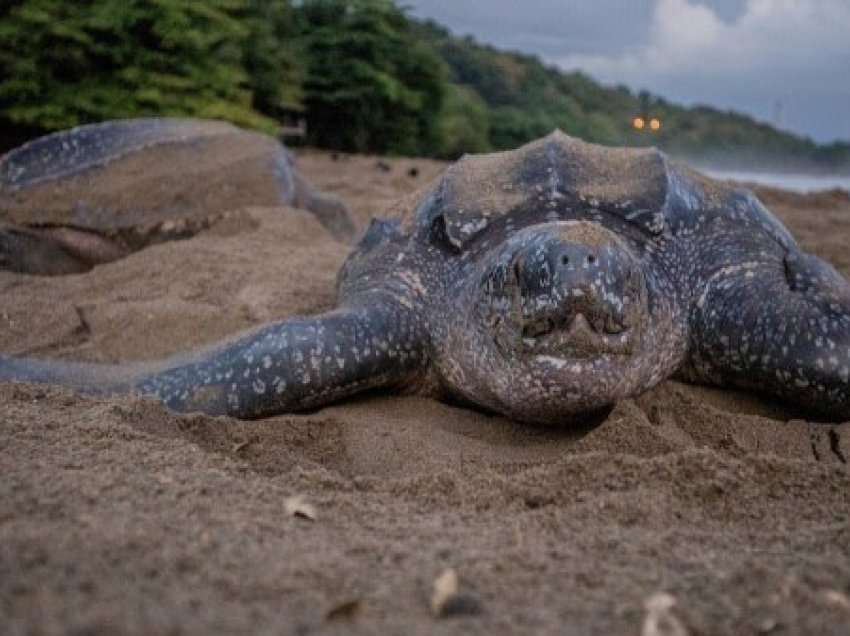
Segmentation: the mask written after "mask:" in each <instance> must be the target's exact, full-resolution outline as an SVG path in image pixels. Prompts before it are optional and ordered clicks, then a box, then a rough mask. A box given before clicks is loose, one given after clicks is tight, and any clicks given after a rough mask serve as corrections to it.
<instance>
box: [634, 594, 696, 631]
mask: <svg viewBox="0 0 850 636" xmlns="http://www.w3.org/2000/svg"><path fill="white" fill-rule="evenodd" d="M675 605H676V599H675V597H673V596H672V595H670V594H667V593H666V592H657V593H655V594H653V595H652V596H650V597H649V598H648V599H646V601H645V602H644V607H645V608H646V618H644V620H643V629H642V630H641V636H688V630H687V629H685V626H684V625H683V624H682V621H680V620H679V619H678V618H677V617H676V615H675V614H673V607H675Z"/></svg>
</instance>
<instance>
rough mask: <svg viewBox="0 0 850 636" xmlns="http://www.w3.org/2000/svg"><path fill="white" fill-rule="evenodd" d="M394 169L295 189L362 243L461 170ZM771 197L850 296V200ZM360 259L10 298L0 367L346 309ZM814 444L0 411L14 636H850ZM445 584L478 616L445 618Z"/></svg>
mask: <svg viewBox="0 0 850 636" xmlns="http://www.w3.org/2000/svg"><path fill="white" fill-rule="evenodd" d="M376 161H377V159H376V158H369V157H342V158H339V159H338V160H337V161H333V160H332V159H331V158H330V157H329V156H328V155H324V154H317V153H314V154H309V155H306V156H303V157H302V158H301V161H300V167H301V169H302V170H303V171H304V172H305V173H306V176H307V177H308V178H310V179H311V180H312V181H313V182H314V184H315V185H316V186H317V187H319V188H325V189H330V190H332V191H334V192H336V193H337V194H339V195H340V196H342V197H343V198H345V199H347V200H348V201H349V202H350V203H351V204H352V206H353V207H354V209H355V211H356V213H357V215H358V219H359V220H360V221H361V222H363V221H365V219H366V218H368V216H369V214H370V213H373V212H375V211H377V210H380V209H382V208H383V207H385V206H386V205H387V204H388V203H389V202H390V201H392V200H393V199H395V198H397V197H399V196H401V195H403V194H405V193H406V192H408V191H409V190H411V189H413V188H414V187H417V186H419V185H421V184H423V183H425V182H427V181H428V180H429V179H430V178H431V177H433V175H434V174H435V173H436V172H437V171H438V170H439V169H440V165H439V164H438V163H436V162H424V161H412V160H395V161H388V162H387V165H389V166H390V170H389V171H387V170H385V169H382V168H378V167H376ZM413 166H415V167H417V168H418V171H419V173H418V175H417V176H415V177H413V176H410V175H409V174H408V170H409V168H410V167H413ZM761 194H762V196H763V197H764V198H765V199H766V201H767V203H768V205H769V206H771V207H772V208H773V209H774V210H775V211H777V212H778V213H779V214H780V216H782V217H783V220H785V221H786V222H787V223H788V224H789V226H790V227H791V229H792V231H794V232H795V234H797V235H798V236H799V237H800V238H801V240H802V242H803V244H804V246H805V247H806V248H808V249H810V250H812V251H814V252H816V253H819V254H821V255H822V256H825V257H827V258H829V259H830V260H832V262H834V263H835V264H836V265H837V266H838V267H839V268H841V269H842V270H843V272H844V273H845V274H848V273H850V259H849V258H848V252H847V249H846V241H847V237H848V236H850V200H848V198H847V196H846V194H842V193H833V194H831V195H828V196H827V195H822V196H819V197H799V196H796V195H793V196H792V195H787V194H786V193H782V192H779V191H765V192H762V193H761ZM344 257H345V247H343V246H342V245H340V244H338V243H335V242H333V241H332V240H331V239H329V238H328V236H327V235H326V234H325V233H324V232H323V231H322V229H321V228H320V226H319V225H318V224H317V223H316V222H315V221H314V220H313V219H312V218H311V217H310V216H309V214H307V213H305V212H302V211H299V210H294V209H289V208H277V209H246V210H236V211H234V212H233V214H231V215H229V216H228V217H227V218H226V219H224V220H222V221H220V222H219V223H218V224H216V225H214V226H213V227H212V228H210V229H209V230H206V231H204V232H202V233H201V234H199V235H197V236H195V237H193V238H191V239H189V240H186V241H179V242H171V243H165V244H160V245H156V246H153V247H150V248H147V249H145V250H142V251H140V252H137V253H135V254H133V255H131V256H130V257H128V258H126V259H124V260H122V261H119V262H115V263H111V264H108V265H105V266H100V267H96V268H95V269H94V270H92V271H91V272H88V273H86V274H81V275H75V276H66V277H61V278H33V277H24V276H20V275H12V274H6V273H3V274H0V297H2V299H3V302H2V304H0V350H2V351H6V352H14V353H21V354H23V353H27V354H30V355H35V354H37V355H50V356H63V357H71V358H80V359H87V360H102V361H116V360H134V359H150V358H157V357H160V356H163V355H165V354H168V353H172V352H176V351H180V350H184V349H188V348H192V347H195V346H198V345H201V344H203V343H206V342H210V341H214V340H217V339H219V338H221V337H223V336H226V335H229V334H232V333H234V332H236V331H238V330H241V329H244V328H248V327H251V326H253V325H256V324H258V323H261V322H264V321H267V320H270V319H274V318H278V317H283V316H286V315H289V314H292V313H310V312H314V311H320V310H322V309H325V308H327V307H329V306H330V305H331V304H332V302H333V280H334V274H335V271H336V268H337V267H338V266H339V264H340V263H341V262H342V259H343V258H344ZM794 417H795V416H794V414H793V413H789V412H788V411H787V410H786V409H785V408H784V407H782V406H780V405H777V404H774V403H769V402H765V401H763V400H761V399H759V398H756V397H752V396H749V395H745V394H741V393H732V392H728V391H719V390H715V389H706V388H700V387H691V386H687V385H684V384H680V383H677V382H667V383H665V384H663V385H661V386H660V387H658V388H657V389H655V390H654V391H652V392H650V393H649V394H647V395H644V396H642V397H641V398H639V399H637V400H630V401H626V402H624V403H622V404H620V405H619V406H617V408H615V409H614V410H613V411H612V412H611V413H610V414H609V415H608V416H607V417H605V418H603V419H602V420H601V421H598V422H588V423H587V426H586V427H584V428H583V429H581V430H553V429H543V428H535V427H529V426H523V425H518V424H515V423H512V422H510V421H507V420H505V419H503V418H500V417H491V416H486V415H482V414H480V413H476V412H473V411H470V410H466V409H460V408H455V407H452V406H448V405H444V404H439V403H436V402H433V401H430V400H424V399H419V398H410V397H407V398H405V397H392V396H386V395H374V396H369V397H364V398H361V399H359V400H354V401H351V402H348V403H345V404H342V405H338V406H334V407H331V408H326V409H322V410H321V411H318V412H316V413H313V414H307V415H297V416H282V417H277V418H271V419H268V420H264V421H258V422H240V421H237V420H232V419H228V418H209V417H205V416H177V415H174V414H171V413H169V412H167V411H166V410H165V409H163V408H162V407H161V406H160V405H158V404H157V403H155V402H153V401H150V400H146V399H140V398H124V399H90V398H84V397H79V396H75V395H73V394H71V393H69V392H67V391H64V390H60V389H54V388H47V387H37V386H27V385H13V384H5V385H0V474H2V480H0V626H2V631H3V633H9V634H16V633H21V634H23V633H46V634H52V633H72V634H102V633H133V634H152V633H173V634H193V633H197V634H208V633H211V632H230V633H234V632H239V633H269V634H306V633H316V632H319V633H364V634H365V633H376V634H388V633H397V634H413V633H421V634H432V633H438V634H439V633H458V634H469V633H480V634H490V633H494V632H498V633H552V634H562V633H576V634H640V633H641V631H642V629H644V628H646V631H644V632H643V633H647V634H649V633H653V632H652V629H651V628H652V626H653V624H654V623H655V622H658V621H660V622H661V623H666V624H668V625H670V624H675V625H678V627H679V629H680V631H679V632H678V633H689V634H758V633H787V634H803V633H810V634H847V633H850V472H848V466H847V461H848V459H850V424H844V425H825V424H813V423H808V422H805V421H802V420H800V419H794ZM298 495H300V496H302V497H303V500H302V501H303V503H305V504H308V505H312V506H313V507H314V510H315V514H314V515H313V513H312V512H311V511H310V510H309V508H308V509H307V510H306V511H305V514H307V515H308V516H314V518H313V519H309V518H304V517H303V516H299V515H293V514H291V513H292V508H291V506H290V507H289V508H288V507H287V505H286V504H287V502H288V501H289V500H290V498H291V497H294V496H298ZM290 503H291V502H290ZM447 568H454V569H455V571H456V572H457V574H458V575H459V577H460V597H459V598H460V600H461V601H463V602H455V603H452V602H450V603H449V604H448V605H446V606H445V607H444V608H443V610H444V612H445V613H448V614H450V616H449V617H443V618H437V617H435V616H434V613H433V610H432V606H431V601H432V599H431V594H432V584H433V581H434V580H435V579H436V578H437V577H438V576H439V575H440V574H441V573H442V572H443V571H444V570H445V569H447ZM665 595H667V596H665ZM455 600H457V599H455ZM671 605H672V607H671ZM648 607H649V608H651V609H648ZM682 630H684V631H682ZM668 633H671V634H673V633H677V632H675V631H671V632H668Z"/></svg>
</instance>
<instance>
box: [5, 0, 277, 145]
mask: <svg viewBox="0 0 850 636" xmlns="http://www.w3.org/2000/svg"><path fill="white" fill-rule="evenodd" d="M250 8H251V7H250V6H249V0H205V1H204V2H190V1H185V0H76V1H75V2H67V1H65V0H22V1H19V2H16V3H14V5H13V6H12V7H11V9H9V10H7V11H5V12H4V13H3V14H0V77H2V79H0V118H2V119H5V120H7V121H9V122H12V123H15V124H23V125H30V126H37V127H39V128H42V129H56V128H66V127H69V126H73V125H76V124H80V123H83V122H90V121H97V120H103V119H111V118H116V117H129V116H139V115H184V116H199V117H218V118H223V119H228V120H231V121H234V122H237V123H240V124H243V125H247V126H253V127H257V128H264V129H268V130H273V129H274V128H275V123H274V121H272V120H271V119H268V118H266V117H263V116H262V115H260V114H259V113H258V112H257V111H256V110H254V109H253V107H252V95H251V91H250V82H249V76H248V74H247V73H246V71H245V68H244V66H243V52H244V49H245V44H246V41H247V39H248V38H249V37H250V35H251V30H250V28H249V27H248V26H246V24H245V23H244V22H243V21H241V20H240V19H239V17H240V15H244V14H245V13H246V12H248V11H250Z"/></svg>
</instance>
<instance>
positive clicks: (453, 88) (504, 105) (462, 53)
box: [0, 0, 850, 170]
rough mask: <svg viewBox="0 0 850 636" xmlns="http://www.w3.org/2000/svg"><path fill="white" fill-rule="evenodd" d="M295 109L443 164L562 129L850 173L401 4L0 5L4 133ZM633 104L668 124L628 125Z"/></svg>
mask: <svg viewBox="0 0 850 636" xmlns="http://www.w3.org/2000/svg"><path fill="white" fill-rule="evenodd" d="M293 112H299V113H302V114H303V115H304V116H305V117H306V118H307V123H308V139H307V142H308V143H311V144H315V145H319V146H324V147H329V148H338V149H342V150H349V151H357V152H365V151H369V152H381V153H403V154H411V155H415V154H418V155H432V156H440V157H447V158H452V157H456V156H458V155H460V154H462V153H464V152H485V151H488V150H497V149H504V148H512V147H515V146H518V145H520V144H522V143H524V142H526V141H528V140H529V139H533V138H535V137H538V136H541V135H543V134H546V133H547V132H549V131H551V130H552V129H553V128H556V127H558V128H561V129H562V130H564V131H565V132H567V133H569V134H572V135H576V136H579V137H582V138H584V139H587V140H589V141H594V142H597V143H603V144H617V145H621V144H629V145H643V144H653V145H657V146H660V147H662V148H664V149H665V150H667V151H668V152H670V153H671V154H674V155H677V156H685V157H690V158H696V159H703V160H706V161H712V162H714V163H727V165H730V167H731V166H732V165H735V166H738V167H740V166H742V165H747V164H749V165H753V164H755V163H757V164H758V165H759V167H762V168H774V169H776V168H782V167H789V168H793V169H801V168H802V169H832V170H834V169H837V168H839V167H843V169H848V170H850V144H847V143H834V144H830V145H818V144H815V143H814V142H812V141H811V140H809V139H805V138H802V137H799V136H796V135H792V134H789V133H785V132H782V131H779V130H776V129H774V128H772V127H771V126H768V125H766V124H762V123H759V122H756V121H755V120H753V119H751V118H749V117H747V116H744V115H741V114H737V113H733V112H723V111H719V110H717V109H714V108H708V107H697V108H684V107H681V106H677V105H675V104H671V103H669V102H667V101H666V100H664V99H661V98H657V97H653V96H651V95H648V94H645V93H644V94H638V95H636V94H634V93H632V92H631V91H629V90H628V89H627V88H625V87H622V86H620V87H606V86H602V85H600V84H599V83H597V82H595V81H594V80H592V79H591V78H589V77H588V76H586V75H584V74H582V73H576V72H573V73H566V72H563V71H561V70H559V69H556V68H553V67H550V66H547V65H545V64H544V63H543V62H541V61H540V60H539V59H538V58H536V57H533V56H529V55H524V54H520V53H514V52H507V51H501V50H498V49H496V48H494V47H491V46H486V45H482V44H480V43H478V42H476V41H475V40H473V39H471V38H468V37H458V36H455V35H453V34H451V33H450V32H449V31H447V30H446V29H444V28H443V27H441V26H439V25H437V24H435V23H433V22H430V21H429V22H419V21H415V20H412V19H411V18H409V17H408V16H407V15H406V13H405V11H404V10H403V9H401V8H399V6H398V5H397V4H396V3H395V2H394V1H393V0H77V1H75V2H66V1H62V0H10V1H9V2H5V3H0V127H2V128H4V129H8V128H12V127H17V128H20V129H24V130H27V131H33V132H36V131H45V130H53V129H58V128H66V127H69V126H73V125H77V124H80V123H84V122H90V121H97V120H102V119H110V118H117V117H130V116H139V115H185V116H197V117H218V118H222V119H227V120H230V121H233V122H235V123H237V124H240V125H243V126H248V127H253V128H258V129H261V130H264V131H267V132H275V131H276V130H278V129H279V125H280V122H281V121H283V120H284V119H285V118H286V117H287V115H288V114H291V113H293ZM640 113H647V114H649V115H651V116H654V117H658V118H659V119H660V120H661V121H662V126H661V129H660V130H659V131H654V132H650V131H649V130H648V129H646V130H644V131H636V130H634V129H633V128H632V126H631V120H632V118H633V117H634V116H635V115H637V114H640ZM732 162H734V164H733V163H732Z"/></svg>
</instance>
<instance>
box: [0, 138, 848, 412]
mask: <svg viewBox="0 0 850 636" xmlns="http://www.w3.org/2000/svg"><path fill="white" fill-rule="evenodd" d="M338 298H339V306H338V308H337V309H335V310H334V311H331V312H329V313H327V314H323V315H319V316H314V317H309V318H292V319H289V320H285V321H283V322H278V323H274V324H269V325H266V326H263V327H261V328H259V329H257V330H255V331H253V332H252V333H249V334H247V335H243V336H241V337H238V338H236V339H234V340H232V341H229V342H227V343H223V344H221V345H218V346H215V347H213V348H211V349H209V350H207V351H205V352H202V353H198V354H194V355H192V356H190V357H184V358H174V359H171V360H167V361H165V362H162V363H161V364H159V365H158V366H157V368H155V369H153V370H151V369H137V368H134V367H131V366H126V367H125V366H117V367H112V366H106V367H102V366H97V365H90V364H74V363H65V362H54V361H37V360H32V359H15V358H9V357H6V358H2V359H0V378H5V379H17V380H27V381H38V382H57V383H62V384H66V385H71V386H76V387H79V388H82V389H85V390H90V391H91V390H98V391H137V392H140V393H146V394H152V395H155V396H157V397H158V398H159V399H161V400H162V401H163V402H164V403H165V404H166V405H168V406H169V407H171V408H172V409H175V410H178V411H193V410H199V411H204V412H207V413H212V414H230V415H233V416H236V417H243V418H255V417H262V416H267V415H273V414H276V413H282V412H287V411H295V410H300V409H307V408H312V407H317V406H320V405H323V404H327V403H328V402H331V401H334V400H339V399H341V398H344V397H346V396H350V395H352V394H354V393H357V392H359V391H363V390H364V389H370V388H375V387H392V388H394V389H397V390H404V391H408V392H419V393H428V394H430V395H435V396H443V397H450V398H453V399H456V400H460V401H462V402H466V403H470V404H474V405H478V406H480V407H483V408H485V409H488V410H492V411H496V412H499V413H503V414H506V415H508V416H510V417H512V418H516V419H518V420H524V421H530V422H542V423H555V422H563V421H568V420H569V419H570V416H572V415H575V414H578V413H585V412H590V411H594V410H597V409H603V408H605V407H608V406H610V405H611V404H613V403H615V402H616V401H617V400H620V399H622V398H626V397H629V396H633V395H636V394H639V393H640V392H642V391H645V390H647V389H648V388H650V387H651V386H653V385H654V384H656V383H658V382H659V381H661V380H663V379H664V378H667V377H670V376H671V375H673V374H676V373H679V374H680V375H681V376H683V377H685V378H687V379H690V380H691V381H697V382H705V383H711V384H721V385H729V386H737V387H745V388H749V389H754V390H757V391H760V392H763V393H767V394H772V395H774V396H777V397H779V398H782V399H784V400H787V401H790V402H793V403H796V404H798V405H800V406H802V407H804V408H806V409H809V410H811V411H816V412H819V413H822V414H825V415H827V416H828V417H832V418H843V417H848V416H850V284H848V282H847V281H846V280H845V279H843V278H842V277H841V276H840V275H839V274H838V273H837V272H836V271H835V270H834V269H833V268H832V267H831V266H829V265H828V264H826V263H825V262H824V261H822V260H820V259H818V258H816V257H814V256H811V255H808V254H805V253H804V252H802V251H801V250H800V248H799V247H798V246H797V245H796V243H795V242H794V239H793V238H792V237H791V236H790V234H789V233H788V231H787V230H786V229H785V228H784V227H783V226H782V224H781V223H780V222H779V221H777V220H776V218H775V217H774V216H773V215H772V214H771V213H770V212H769V211H768V210H767V209H765V208H764V206H762V204H761V203H760V202H759V201H758V200H757V199H756V198H755V197H754V196H753V195H752V194H750V193H749V192H747V191H745V190H738V189H732V188H730V187H727V186H726V185H723V184H720V183H715V182H713V181H710V180H709V179H707V178H705V177H703V176H701V175H699V174H697V173H694V172H692V171H690V170H688V169H687V168H685V167H683V166H680V165H677V164H675V163H672V162H671V161H670V160H669V159H668V158H667V157H666V156H665V155H664V154H662V153H661V152H659V151H657V150H655V149H620V148H604V147H601V146H596V145H591V144H587V143H584V142H582V141H579V140H577V139H573V138H570V137H568V136H566V135H564V134H563V133H561V132H555V133H553V134H551V135H549V136H547V137H545V138H543V139H540V140H538V141H535V142H533V143H530V144H528V145H526V146H523V147H522V148H519V149H518V150H514V151H512V152H503V153H496V154H489V155H479V156H469V157H466V158H463V159H461V160H460V161H458V162H457V163H455V164H454V165H453V166H451V167H450V168H449V169H448V170H447V171H446V172H445V174H444V175H443V176H442V178H441V179H440V180H439V182H438V183H437V184H436V185H435V186H434V187H432V188H431V189H430V190H428V191H427V192H426V193H425V194H424V195H422V196H420V197H419V198H418V199H417V201H416V203H415V204H413V205H409V206H400V209H399V210H398V211H397V213H396V214H395V218H392V219H389V220H374V221H373V222H372V224H371V225H370V227H369V228H368V230H367V231H366V232H365V234H364V235H363V237H362V238H361V240H360V242H359V244H357V246H356V247H355V248H354V250H353V252H352V253H351V255H350V257H349V258H348V260H347V262H346V263H345V265H344V266H343V268H342V270H341V271H340V274H339V278H338Z"/></svg>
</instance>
